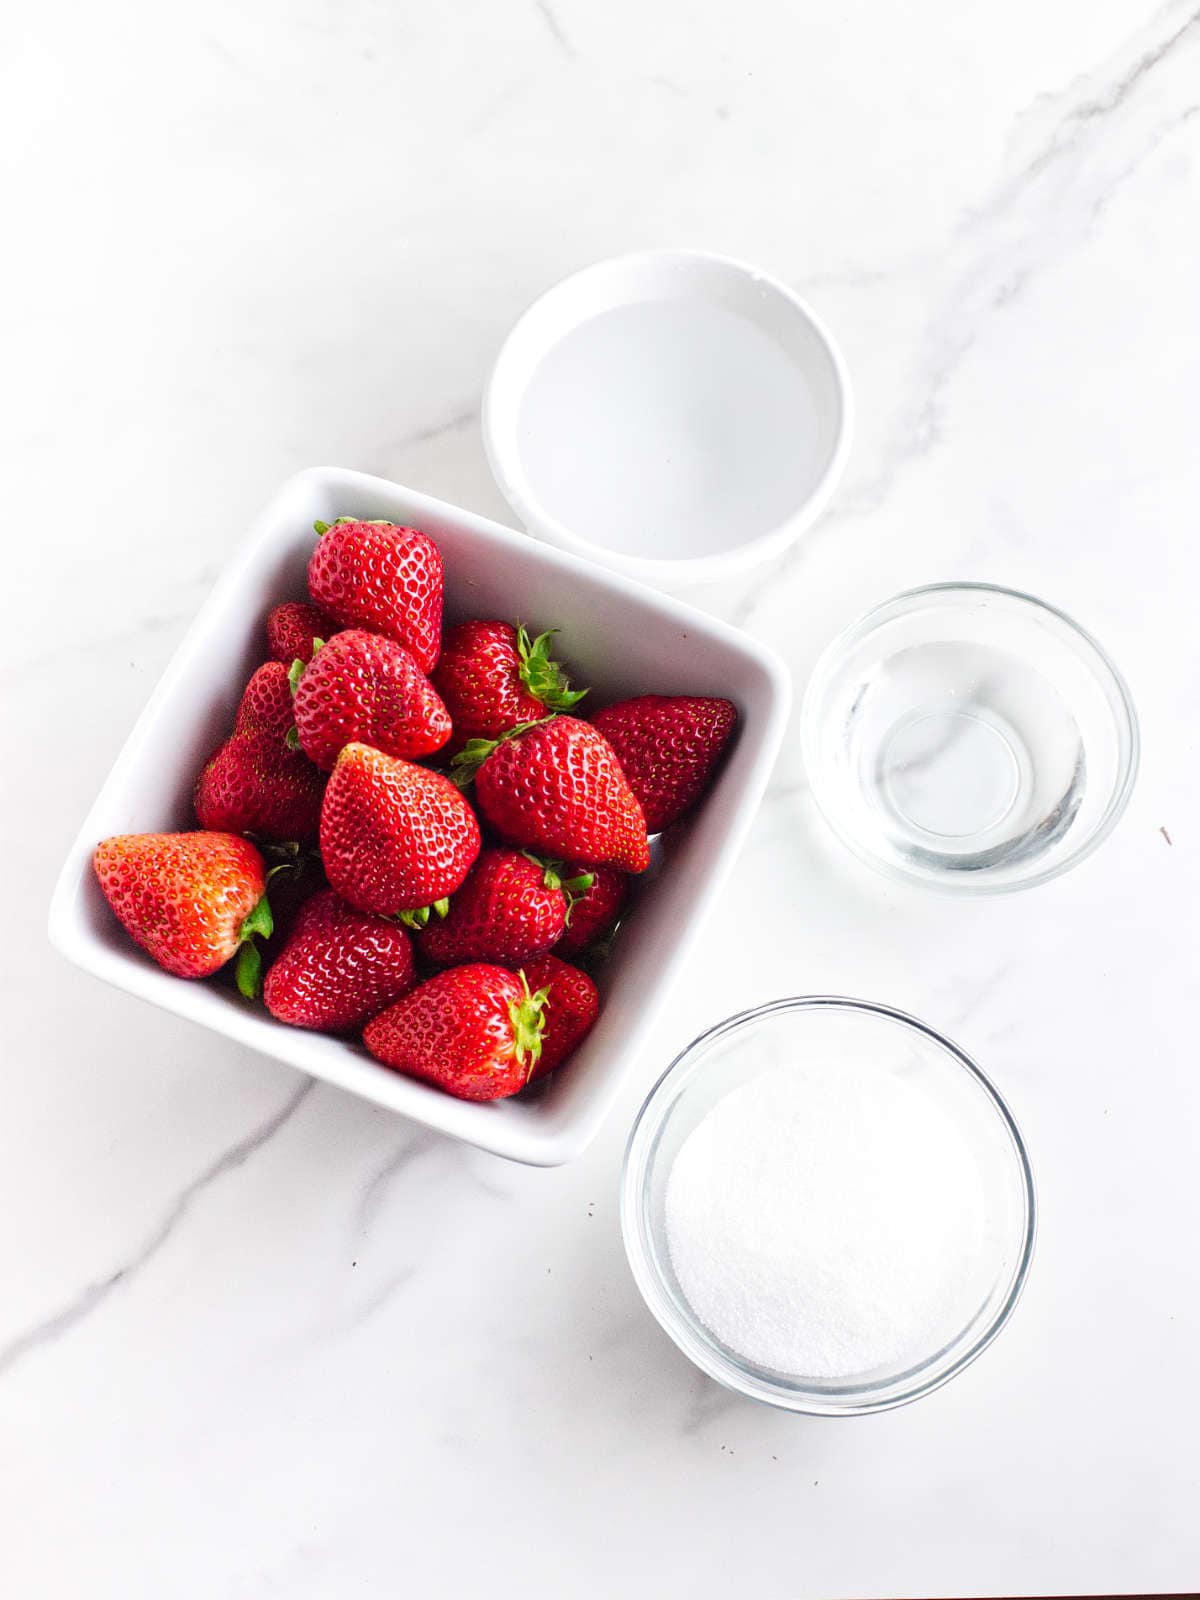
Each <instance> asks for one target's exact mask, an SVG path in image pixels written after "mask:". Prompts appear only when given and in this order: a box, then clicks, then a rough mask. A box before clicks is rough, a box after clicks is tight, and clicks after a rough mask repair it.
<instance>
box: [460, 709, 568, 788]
mask: <svg viewBox="0 0 1200 1600" xmlns="http://www.w3.org/2000/svg"><path fill="white" fill-rule="evenodd" d="M554 716H555V713H554V712H553V711H552V712H551V713H550V715H549V716H548V717H539V718H538V719H537V721H536V722H518V723H517V725H516V727H515V728H510V729H509V730H508V732H507V733H502V734H501V735H500V737H499V738H498V739H468V740H467V742H466V744H465V745H463V747H462V749H461V750H460V751H459V752H458V754H457V755H456V756H455V757H454V759H453V760H452V761H451V763H450V772H449V778H450V782H451V783H455V784H457V785H458V787H459V788H460V789H469V788H470V786H471V784H472V783H473V782H474V779H475V774H476V773H477V772H478V771H479V769H480V767H481V766H482V765H483V763H484V762H485V761H486V760H487V758H488V757H489V756H490V755H491V754H492V752H493V751H494V750H496V749H497V748H498V747H499V746H500V745H502V744H507V743H508V741H509V740H510V739H519V738H520V737H521V735H522V734H523V733H528V732H529V730H530V729H531V728H540V727H541V726H542V725H543V723H546V722H553V721H554Z"/></svg>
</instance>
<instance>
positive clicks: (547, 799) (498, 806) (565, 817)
mask: <svg viewBox="0 0 1200 1600" xmlns="http://www.w3.org/2000/svg"><path fill="white" fill-rule="evenodd" d="M453 765H454V768H455V776H456V779H457V781H458V782H459V783H460V784H465V783H469V782H470V781H471V776H472V774H474V777H475V797H476V800H477V801H478V803H479V809H480V811H482V813H483V815H484V816H485V817H486V818H487V820H488V821H489V822H490V823H491V824H492V826H493V827H494V828H495V829H496V831H497V832H498V833H499V834H501V835H502V836H503V837H504V838H505V839H507V840H508V841H509V843H510V844H516V845H521V846H523V847H524V848H525V849H528V850H536V851H538V853H539V854H543V855H549V856H553V857H563V858H574V859H577V860H580V861H591V862H598V863H604V862H610V863H611V864H612V865H613V866H617V867H623V868H624V869H625V870H626V871H627V872H643V871H645V869H646V867H647V866H649V864H650V849H649V846H648V844H647V842H646V826H645V822H644V820H643V817H642V810H641V807H640V806H639V805H638V803H637V800H636V799H635V798H634V795H633V791H632V790H631V789H630V787H629V785H628V784H627V783H626V781H625V774H624V773H623V772H622V771H621V766H620V763H619V762H618V760H617V758H616V756H615V755H614V753H613V750H612V747H611V746H610V745H609V743H608V741H607V740H606V739H605V738H604V736H603V735H602V734H600V733H597V731H596V729H595V728H593V727H592V725H591V724H590V723H588V722H580V721H579V719H578V718H577V717H551V718H550V719H549V720H548V721H545V722H538V723H535V724H534V725H533V726H532V727H530V726H529V725H528V724H523V725H522V726H521V727H520V728H518V729H517V730H516V731H515V732H514V733H512V734H509V735H507V736H506V737H505V738H504V739H502V740H500V741H498V742H495V741H489V740H485V739H473V740H472V741H471V742H470V744H468V745H467V747H466V749H465V750H463V751H462V752H460V754H459V755H457V756H455V758H454V763H453Z"/></svg>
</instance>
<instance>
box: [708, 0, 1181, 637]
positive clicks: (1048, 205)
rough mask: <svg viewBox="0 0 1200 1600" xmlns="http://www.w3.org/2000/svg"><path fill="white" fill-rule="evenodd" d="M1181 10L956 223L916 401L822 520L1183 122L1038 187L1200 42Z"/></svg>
mask: <svg viewBox="0 0 1200 1600" xmlns="http://www.w3.org/2000/svg"><path fill="white" fill-rule="evenodd" d="M1178 11H1179V7H1178V6H1177V5H1171V6H1168V7H1167V8H1166V9H1165V10H1164V11H1161V12H1159V13H1158V15H1157V17H1156V18H1155V19H1154V21H1153V22H1152V23H1151V24H1150V27H1151V28H1161V27H1162V25H1163V23H1164V22H1167V23H1168V25H1169V26H1168V31H1167V33H1166V34H1165V36H1164V37H1162V38H1160V39H1157V40H1155V41H1154V42H1153V43H1151V44H1149V45H1146V46H1144V47H1143V48H1142V49H1140V50H1139V52H1138V54H1137V55H1136V56H1135V58H1134V60H1133V61H1132V62H1131V63H1129V64H1126V65H1123V66H1121V67H1120V68H1119V69H1118V70H1117V71H1116V72H1115V74H1114V75H1112V76H1111V77H1109V78H1108V79H1107V80H1106V81H1105V82H1104V83H1102V84H1101V85H1100V86H1099V87H1094V88H1091V89H1090V90H1088V91H1086V92H1085V93H1084V94H1083V97H1082V98H1081V99H1078V100H1077V101H1076V102H1075V103H1074V104H1073V105H1071V106H1070V107H1069V108H1068V109H1067V110H1066V112H1065V113H1064V114H1063V115H1062V116H1061V117H1060V118H1059V119H1058V120H1057V121H1056V122H1055V124H1054V126H1053V128H1052V129H1051V130H1050V132H1049V134H1048V135H1046V136H1045V137H1044V138H1043V140H1042V142H1041V145H1040V147H1039V148H1038V149H1037V151H1036V152H1035V153H1034V154H1033V155H1032V156H1031V157H1030V158H1029V159H1028V160H1026V161H1025V162H1024V163H1023V164H1022V165H1021V166H1020V167H1019V168H1018V169H1017V170H1016V172H1015V173H1013V174H1012V175H1011V176H1010V177H1008V178H1007V179H1005V181H1004V182H1003V183H1002V184H1000V185H999V187H998V188H997V189H996V190H995V191H994V192H993V193H992V194H991V195H990V196H989V197H988V198H987V199H985V200H984V201H983V202H982V203H981V204H980V205H979V206H977V207H975V208H973V209H972V210H971V211H969V212H968V213H967V215H966V216H965V217H964V218H963V220H962V221H961V222H960V223H959V225H958V227H957V228H956V229H955V232H954V235H953V237H952V238H951V240H950V241H949V245H950V247H951V248H953V247H954V246H955V245H957V246H959V247H965V248H966V250H967V252H968V255H967V260H966V261H965V263H964V265H963V266H962V267H961V268H960V270H959V271H958V272H957V274H956V275H955V277H954V278H953V280H952V282H951V284H950V286H949V288H948V290H947V291H946V292H945V293H943V294H941V295H939V296H938V298H937V300H936V301H935V303H934V306H933V308H932V310H931V313H930V315H929V317H928V319H927V322H926V328H925V334H924V339H923V345H924V350H923V352H922V353H920V354H919V355H918V359H917V362H916V367H917V371H916V374H915V375H914V380H913V383H912V388H913V390H914V392H915V396H916V398H915V400H914V402H913V404H911V405H909V406H906V407H904V408H903V410H902V411H901V414H900V416H899V417H898V418H897V422H896V426H895V428H894V429H893V432H892V437H891V440H890V441H889V442H887V443H885V445H884V447H883V449H882V450H881V451H880V452H879V454H880V465H879V467H878V469H877V470H876V471H875V472H873V473H872V474H870V475H869V476H868V477H866V478H865V479H863V480H862V481H860V482H859V483H858V485H857V486H853V487H849V488H847V489H846V490H844V491H843V492H842V493H841V495H840V496H839V501H838V504H837V506H836V507H835V508H834V509H833V510H832V511H830V512H828V513H826V515H825V517H824V518H823V521H822V526H823V527H830V526H835V525H836V523H837V522H838V521H840V520H843V519H855V518H858V517H862V516H867V515H870V514H871V513H873V512H875V511H877V510H878V509H879V508H880V507H881V506H882V505H883V503H884V501H885V500H886V499H887V497H888V496H889V494H890V493H891V491H892V489H893V488H894V487H895V484H896V482H897V480H898V479H899V478H900V476H901V474H902V473H904V472H905V471H906V470H907V469H908V468H909V467H910V466H912V465H913V464H914V463H915V462H917V461H920V460H922V459H923V458H925V457H926V456H928V455H929V453H930V452H931V451H932V450H933V449H934V448H935V447H936V446H937V445H938V444H939V443H940V442H941V440H942V437H943V420H942V410H943V403H944V399H945V395H946V391H947V389H948V388H949V385H950V383H951V381H952V380H953V378H954V377H955V376H956V374H957V373H958V371H959V369H960V367H961V366H962V363H963V362H964V361H965V359H966V358H967V356H968V355H969V354H970V353H971V351H972V350H973V349H974V348H975V347H976V345H977V344H978V342H979V340H980V338H981V337H982V335H983V333H984V331H985V329H986V328H987V326H988V325H989V323H990V321H991V319H992V318H993V317H994V316H995V315H996V314H997V313H999V312H1001V311H1003V310H1005V309H1006V308H1008V307H1009V306H1011V305H1012V304H1013V303H1014V302H1015V301H1017V300H1018V299H1019V298H1020V297H1021V296H1022V295H1023V294H1024V293H1025V291H1026V290H1027V289H1028V287H1029V285H1030V283H1031V282H1032V281H1033V280H1034V278H1035V277H1036V276H1037V275H1038V274H1039V273H1040V272H1041V271H1042V270H1043V269H1045V268H1046V267H1048V266H1049V265H1051V264H1053V263H1054V262H1055V261H1057V260H1058V259H1059V258H1060V257H1061V255H1062V254H1063V252H1064V251H1065V250H1066V249H1068V248H1070V247H1071V246H1072V245H1074V244H1076V243H1077V242H1078V240H1079V239H1080V238H1083V237H1086V236H1087V234H1088V232H1089V231H1090V229H1091V227H1092V224H1093V221H1094V218H1095V216H1096V214H1097V212H1098V211H1099V210H1101V209H1103V207H1104V205H1105V204H1106V203H1107V200H1108V199H1109V198H1110V197H1111V193H1112V191H1113V190H1114V189H1115V188H1117V187H1119V186H1120V185H1121V184H1123V183H1125V182H1127V181H1128V180H1129V178H1131V177H1132V176H1133V174H1134V173H1135V172H1136V171H1137V170H1138V168H1139V167H1141V166H1142V164H1143V163H1144V162H1145V160H1146V159H1147V157H1148V156H1149V155H1151V154H1152V153H1153V151H1154V150H1155V149H1157V148H1158V146H1159V144H1160V143H1161V142H1162V139H1163V138H1165V137H1166V136H1167V134H1168V133H1169V132H1170V131H1173V130H1174V128H1177V127H1179V126H1181V125H1183V123H1185V122H1187V121H1188V120H1190V118H1191V116H1192V113H1193V110H1194V108H1193V107H1191V106H1189V107H1187V108H1185V109H1184V110H1183V111H1182V112H1179V113H1176V114H1175V115H1173V116H1172V117H1171V118H1170V119H1169V121H1168V123H1167V124H1166V125H1165V126H1164V127H1163V128H1162V129H1161V130H1159V131H1158V132H1157V133H1156V135H1155V136H1152V138H1151V139H1150V140H1149V142H1143V144H1142V145H1141V147H1140V148H1139V150H1138V151H1137V153H1136V154H1135V156H1134V158H1133V159H1132V160H1131V161H1130V162H1129V163H1127V164H1126V165H1125V166H1124V167H1122V169H1121V170H1120V171H1119V172H1118V173H1117V174H1115V175H1111V174H1110V175H1108V176H1106V177H1103V176H1102V177H1101V179H1100V180H1099V184H1098V187H1097V189H1096V192H1095V193H1094V194H1093V195H1091V196H1090V197H1088V196H1086V195H1085V196H1082V197H1081V202H1080V204H1079V205H1078V206H1068V207H1064V206H1063V204H1062V196H1061V192H1060V191H1059V190H1058V189H1057V188H1055V189H1053V191H1052V190H1051V188H1049V187H1045V185H1046V184H1048V182H1049V179H1050V177H1051V176H1052V175H1056V174H1057V173H1058V172H1059V171H1060V170H1061V169H1063V168H1064V167H1068V166H1069V164H1070V163H1073V162H1078V163H1079V164H1080V165H1082V157H1083V156H1084V155H1085V154H1086V153H1087V152H1088V151H1089V150H1090V149H1091V147H1092V144H1093V142H1094V141H1095V140H1096V139H1098V138H1100V137H1102V136H1103V135H1106V134H1107V132H1108V130H1109V128H1110V126H1111V118H1112V115H1113V113H1116V112H1119V111H1120V110H1121V109H1122V108H1124V107H1126V106H1128V105H1129V104H1130V103H1131V102H1132V101H1133V100H1134V98H1135V96H1136V95H1137V93H1138V91H1139V90H1141V89H1142V88H1144V87H1145V85H1146V84H1147V82H1148V81H1149V80H1150V79H1151V78H1152V77H1153V75H1154V74H1155V73H1156V72H1158V71H1159V70H1160V69H1161V68H1162V66H1163V64H1164V63H1165V62H1166V61H1168V60H1169V59H1171V58H1172V57H1173V56H1175V55H1176V54H1177V53H1178V51H1179V50H1180V48H1181V47H1183V46H1188V47H1191V46H1195V45H1196V44H1198V43H1200V9H1193V10H1191V11H1189V12H1188V13H1187V15H1186V16H1185V17H1184V19H1183V20H1182V21H1181V22H1178V23H1175V22H1174V20H1173V19H1174V18H1175V16H1176V15H1177V13H1178ZM1127 48H1128V47H1127ZM1082 181H1083V180H1082V179H1081V182H1082ZM1093 181H1094V180H1093ZM993 237H995V239H996V242H995V243H992V240H993ZM933 259H936V257H935V258H933ZM803 550H804V543H803V541H802V542H801V543H800V544H798V545H797V546H796V547H795V548H794V549H793V550H792V551H791V553H790V554H789V555H788V556H786V557H785V558H784V559H783V560H782V561H781V562H779V563H777V564H775V565H773V566H772V567H771V569H770V570H769V571H768V572H767V573H766V574H764V576H763V577H762V578H761V579H759V580H758V582H757V583H756V584H755V585H754V586H753V587H752V588H751V590H750V591H749V592H748V593H747V594H746V596H745V597H744V598H743V600H742V601H741V603H740V604H739V605H738V607H737V608H736V610H735V611H734V612H732V613H731V620H732V621H734V622H735V623H736V624H737V625H739V626H745V624H746V623H748V622H749V620H750V619H751V617H752V616H753V615H754V614H755V612H756V611H757V609H758V607H759V606H760V605H761V604H762V602H763V600H764V599H765V597H766V596H767V594H769V593H773V592H776V591H777V589H778V588H779V586H780V585H781V584H782V583H784V582H786V579H787V576H788V575H789V574H790V573H791V572H792V571H793V570H794V567H795V564H796V562H797V561H799V560H800V559H801V555H802V553H803Z"/></svg>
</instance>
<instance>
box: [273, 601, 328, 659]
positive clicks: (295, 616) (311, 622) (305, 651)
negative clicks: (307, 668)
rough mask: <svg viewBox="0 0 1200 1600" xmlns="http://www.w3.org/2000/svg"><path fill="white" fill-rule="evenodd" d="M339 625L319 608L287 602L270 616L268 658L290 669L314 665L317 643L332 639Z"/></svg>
mask: <svg viewBox="0 0 1200 1600" xmlns="http://www.w3.org/2000/svg"><path fill="white" fill-rule="evenodd" d="M337 631H338V626H337V623H336V622H334V620H333V618H332V617H327V616H326V615H325V613H324V612H323V611H318V610H317V608H316V606H306V605H304V603H303V602H302V601H300V600H288V601H286V602H285V603H284V604H283V605H281V606H275V607H274V608H273V609H272V610H270V611H268V612H267V654H268V655H269V656H270V657H271V660H272V661H282V662H283V664H284V666H285V667H290V666H291V664H292V662H293V661H297V660H299V661H311V660H312V655H313V645H314V644H315V643H316V642H317V640H326V639H332V638H333V636H334V634H335V633H336V632H337Z"/></svg>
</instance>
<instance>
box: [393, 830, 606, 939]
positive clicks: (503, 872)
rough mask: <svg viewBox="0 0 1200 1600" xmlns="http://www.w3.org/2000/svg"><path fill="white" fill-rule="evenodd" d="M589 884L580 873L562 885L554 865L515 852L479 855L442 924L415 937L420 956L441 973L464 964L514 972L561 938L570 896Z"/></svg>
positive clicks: (558, 866) (586, 876)
mask: <svg viewBox="0 0 1200 1600" xmlns="http://www.w3.org/2000/svg"><path fill="white" fill-rule="evenodd" d="M591 881H592V879H591V875H590V873H588V872H587V869H586V868H583V867H581V868H580V869H579V876H577V877H576V878H575V879H574V880H573V881H571V882H567V881H564V877H563V874H562V872H561V863H559V862H546V861H540V860H539V859H538V858H537V857H536V856H527V855H524V854H523V853H522V852H521V851H520V850H503V849H501V850H484V851H482V852H481V854H480V856H479V859H478V860H477V861H476V863H475V865H474V866H473V867H472V868H471V872H470V875H469V876H468V878H467V881H466V882H465V883H464V884H463V886H462V888H461V889H460V890H459V891H458V893H457V894H456V895H455V896H454V897H453V898H452V899H451V901H450V909H449V912H448V913H447V915H446V917H445V919H444V920H443V921H440V922H431V923H430V924H429V926H428V927H427V928H426V929H425V930H424V932H422V933H421V934H420V936H419V938H418V941H417V942H418V944H419V946H420V949H421V954H422V955H423V956H426V957H428V959H429V960H430V961H434V962H436V963H437V965H438V966H441V967H450V966H457V965H459V964H460V963H461V962H464V961H490V962H494V963H495V965H496V966H499V967H516V966H519V965H520V964H521V962H522V961H525V960H526V959H527V958H528V957H529V956H535V955H539V954H541V952H542V951H543V950H549V948H550V946H551V945H552V944H554V943H555V942H556V941H557V940H558V939H560V938H561V936H562V931H563V928H564V927H565V926H566V921H567V909H568V906H569V905H570V902H571V899H572V897H573V895H574V894H577V893H578V894H581V893H584V892H585V891H586V890H587V888H588V887H589V886H590V884H591Z"/></svg>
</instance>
